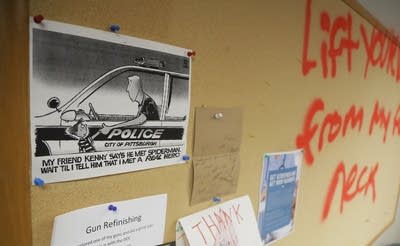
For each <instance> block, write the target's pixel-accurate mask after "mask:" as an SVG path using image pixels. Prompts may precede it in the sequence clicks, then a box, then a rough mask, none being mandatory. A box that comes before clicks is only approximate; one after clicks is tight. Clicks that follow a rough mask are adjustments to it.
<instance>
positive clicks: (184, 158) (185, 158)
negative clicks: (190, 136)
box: [182, 155, 190, 161]
mask: <svg viewBox="0 0 400 246" xmlns="http://www.w3.org/2000/svg"><path fill="white" fill-rule="evenodd" d="M182 160H184V161H188V160H190V156H188V155H184V156H182Z"/></svg>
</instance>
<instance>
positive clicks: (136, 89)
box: [100, 75, 160, 135]
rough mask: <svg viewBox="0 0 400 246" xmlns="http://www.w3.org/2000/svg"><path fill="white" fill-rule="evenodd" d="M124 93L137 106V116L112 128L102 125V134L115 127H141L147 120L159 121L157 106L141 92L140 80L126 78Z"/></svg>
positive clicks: (134, 77) (136, 77)
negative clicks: (126, 84)
mask: <svg viewBox="0 0 400 246" xmlns="http://www.w3.org/2000/svg"><path fill="white" fill-rule="evenodd" d="M126 91H127V92H128V95H129V98H130V99H131V101H132V102H137V103H138V104H139V111H138V114H137V116H136V117H135V118H133V119H131V120H127V121H124V122H121V123H118V124H115V125H112V126H108V125H106V124H103V127H102V128H101V129H100V132H101V133H102V134H104V135H107V134H108V133H109V132H110V131H111V130H112V129H114V128H117V127H129V126H134V125H141V124H143V123H144V122H146V121H147V120H160V117H159V114H158V109H157V104H156V103H155V102H154V100H153V99H152V98H151V97H150V96H149V95H147V94H146V93H145V92H144V91H143V87H142V80H141V78H140V77H139V76H137V75H134V76H130V77H128V86H127V88H126Z"/></svg>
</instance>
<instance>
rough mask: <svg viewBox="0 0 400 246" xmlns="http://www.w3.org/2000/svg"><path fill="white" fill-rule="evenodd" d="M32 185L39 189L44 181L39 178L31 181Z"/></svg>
mask: <svg viewBox="0 0 400 246" xmlns="http://www.w3.org/2000/svg"><path fill="white" fill-rule="evenodd" d="M33 183H34V184H35V185H36V186H39V187H43V186H44V180H43V179H41V178H37V177H36V178H35V179H34V180H33Z"/></svg>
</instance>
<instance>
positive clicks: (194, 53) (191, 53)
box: [187, 50, 196, 57]
mask: <svg viewBox="0 0 400 246" xmlns="http://www.w3.org/2000/svg"><path fill="white" fill-rule="evenodd" d="M187 55H188V56H189V57H191V56H195V55H196V51H194V50H192V51H188V52H187Z"/></svg>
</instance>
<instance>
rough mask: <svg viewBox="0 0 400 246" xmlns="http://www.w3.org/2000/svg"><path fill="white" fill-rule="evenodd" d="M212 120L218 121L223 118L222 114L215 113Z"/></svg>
mask: <svg viewBox="0 0 400 246" xmlns="http://www.w3.org/2000/svg"><path fill="white" fill-rule="evenodd" d="M214 118H215V119H217V120H220V119H222V118H224V114H223V113H216V114H215V115H214Z"/></svg>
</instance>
